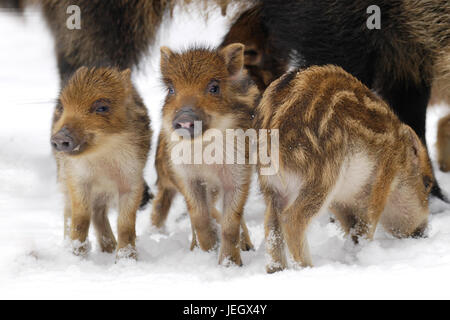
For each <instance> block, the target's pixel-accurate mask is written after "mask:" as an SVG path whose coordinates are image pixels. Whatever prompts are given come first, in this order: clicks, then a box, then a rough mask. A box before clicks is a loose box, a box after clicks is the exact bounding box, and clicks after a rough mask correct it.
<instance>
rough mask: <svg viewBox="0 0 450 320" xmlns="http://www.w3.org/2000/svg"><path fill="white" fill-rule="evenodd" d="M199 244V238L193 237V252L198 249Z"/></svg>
mask: <svg viewBox="0 0 450 320" xmlns="http://www.w3.org/2000/svg"><path fill="white" fill-rule="evenodd" d="M198 247H199V246H198V243H197V237H195V236H194V237H192V242H191V251H194V250H195V249H196V248H198Z"/></svg>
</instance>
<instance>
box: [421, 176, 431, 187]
mask: <svg viewBox="0 0 450 320" xmlns="http://www.w3.org/2000/svg"><path fill="white" fill-rule="evenodd" d="M423 185H424V186H425V189H427V190H428V189H431V187H432V186H433V179H431V178H430V177H424V178H423Z"/></svg>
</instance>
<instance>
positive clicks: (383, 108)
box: [256, 66, 433, 272]
mask: <svg viewBox="0 0 450 320" xmlns="http://www.w3.org/2000/svg"><path fill="white" fill-rule="evenodd" d="M294 75H295V76H293V74H292V73H291V74H287V75H285V76H283V77H282V78H281V79H279V80H277V81H275V82H274V83H272V85H271V86H270V87H269V88H268V89H267V91H266V92H265V94H264V96H263V99H262V101H261V104H260V105H259V107H258V110H257V113H256V114H257V120H256V123H257V127H258V128H260V129H270V130H275V129H278V130H279V136H280V143H279V148H280V150H279V154H280V171H279V174H278V175H275V176H263V175H260V184H261V189H262V191H263V194H264V196H265V200H266V203H267V212H266V237H267V241H268V243H267V248H268V252H269V254H270V255H271V257H272V259H273V261H272V263H271V264H270V265H269V266H268V271H269V272H275V271H278V270H280V269H283V268H285V267H286V259H285V257H284V254H283V246H284V243H286V244H287V246H288V248H289V250H290V253H291V255H292V257H293V258H294V260H295V261H296V262H297V263H298V264H299V265H301V266H310V265H311V264H312V261H311V257H310V255H309V251H308V244H307V240H306V230H307V228H308V225H309V223H310V221H311V220H312V219H313V218H314V217H315V216H316V215H318V214H319V213H320V212H323V211H324V210H327V209H331V211H332V212H333V213H334V214H335V215H336V217H337V218H338V220H339V221H340V222H341V225H342V227H343V229H344V230H345V232H346V233H347V234H350V235H351V236H352V237H353V239H354V240H355V241H356V242H357V241H358V238H359V237H367V238H369V239H371V238H372V237H373V235H374V232H375V230H376V227H377V225H378V222H379V221H381V223H382V224H383V226H384V227H385V228H386V229H387V230H388V231H389V232H391V233H392V234H393V235H395V236H397V237H410V236H414V237H415V236H419V235H420V234H423V232H424V230H425V228H426V226H427V219H428V214H429V210H428V196H429V193H430V190H431V187H432V181H433V173H432V168H431V164H430V160H429V158H428V155H427V151H426V148H425V147H424V146H423V144H422V143H421V141H420V139H419V138H418V137H417V135H416V134H415V133H414V131H413V130H412V129H411V128H409V127H408V126H406V125H404V124H402V123H401V122H400V121H399V119H398V118H397V117H396V116H395V115H394V113H393V112H392V111H391V110H390V108H389V107H388V105H387V104H386V103H385V102H383V101H382V100H381V99H380V98H379V97H378V96H377V95H375V94H374V93H373V92H371V91H370V90H369V89H368V88H367V87H365V86H364V85H363V84H362V83H361V82H360V81H358V80H357V79H356V78H354V77H353V76H351V75H350V74H348V73H347V72H345V71H344V70H343V69H341V68H339V67H335V66H324V67H311V68H309V69H306V70H304V71H299V72H298V73H294ZM281 83H283V85H280V84H281Z"/></svg>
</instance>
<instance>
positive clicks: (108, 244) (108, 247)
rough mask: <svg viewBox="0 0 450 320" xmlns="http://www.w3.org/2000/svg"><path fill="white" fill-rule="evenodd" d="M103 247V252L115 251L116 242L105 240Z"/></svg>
mask: <svg viewBox="0 0 450 320" xmlns="http://www.w3.org/2000/svg"><path fill="white" fill-rule="evenodd" d="M101 249H102V252H103V253H109V254H111V253H114V251H116V243H115V242H113V241H104V242H102V244H101Z"/></svg>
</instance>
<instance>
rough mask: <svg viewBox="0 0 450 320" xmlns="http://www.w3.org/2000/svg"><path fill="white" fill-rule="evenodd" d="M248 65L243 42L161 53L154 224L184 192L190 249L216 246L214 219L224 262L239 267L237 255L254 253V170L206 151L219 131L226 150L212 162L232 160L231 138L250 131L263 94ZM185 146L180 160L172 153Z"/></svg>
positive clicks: (164, 50) (218, 134)
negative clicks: (247, 210) (248, 206)
mask: <svg viewBox="0 0 450 320" xmlns="http://www.w3.org/2000/svg"><path fill="white" fill-rule="evenodd" d="M243 67H244V46H243V45H241V44H231V45H229V46H227V47H225V48H223V49H220V50H212V49H205V48H194V49H191V50H187V51H185V52H181V53H177V52H172V51H171V50H170V49H168V48H162V49H161V71H162V76H163V81H164V84H165V85H166V87H167V97H166V100H165V103H164V107H163V112H162V113H163V124H162V130H161V134H160V136H159V141H158V149H157V152H156V161H155V166H156V170H157V173H158V183H157V185H158V195H157V196H156V199H155V202H154V206H153V214H152V224H153V225H154V226H156V227H161V226H162V225H163V224H164V222H165V220H166V218H167V214H168V212H169V209H170V206H171V203H172V200H173V197H174V195H175V194H176V193H178V192H180V193H181V194H182V195H183V196H184V198H185V200H186V203H187V207H188V211H189V215H190V218H191V224H192V230H193V242H192V246H191V247H192V248H194V247H195V246H197V245H198V246H199V247H200V248H201V249H202V250H204V251H210V250H214V249H215V248H216V247H218V240H219V235H218V232H217V230H216V227H215V224H214V223H213V219H215V220H216V221H217V222H218V223H219V224H220V226H221V237H220V238H221V251H220V263H224V264H236V265H241V264H242V260H241V255H240V250H241V249H242V250H250V249H251V248H253V245H252V243H251V241H250V237H249V235H248V230H247V227H246V225H245V222H244V219H243V211H244V206H245V203H246V201H247V197H248V192H249V186H250V180H251V175H252V171H253V167H252V166H251V165H249V164H248V163H243V164H237V163H230V164H228V163H225V161H214V163H208V162H207V161H206V159H205V157H204V151H205V150H207V149H208V147H209V146H210V145H211V144H212V142H211V140H208V138H207V136H208V133H212V132H214V133H215V134H217V137H216V139H214V141H215V142H217V141H220V144H222V147H221V148H219V150H216V152H215V156H223V157H221V158H222V160H225V159H226V154H225V153H228V152H230V153H233V154H234V153H236V151H237V149H238V146H237V144H233V145H232V146H231V147H230V148H228V149H227V150H225V149H226V147H225V146H227V145H226V142H225V141H224V138H225V137H226V132H227V131H228V130H231V131H233V130H236V129H242V130H246V129H249V128H251V126H252V122H253V111H254V108H255V107H256V104H257V103H258V101H259V98H260V95H259V90H258V89H257V87H256V85H255V84H254V83H253V82H252V81H251V80H250V78H249V76H248V75H247V73H246V72H245V71H244V70H243ZM219 136H220V137H219ZM174 138H175V139H174ZM248 143H249V142H248V140H247V141H246V142H244V145H243V146H242V147H246V148H245V149H246V150H248V148H247V147H248ZM246 144H247V145H246ZM180 147H183V149H184V147H186V148H187V150H188V152H186V153H185V154H189V155H188V157H187V158H186V159H180V158H181V157H177V156H176V155H177V154H178V153H177V152H175V151H174V150H176V149H179V148H180ZM190 151H192V153H191V152H190ZM191 156H193V157H191ZM198 157H199V158H200V159H198ZM194 158H197V159H194ZM219 158H220V157H219ZM180 160H186V161H180ZM198 160H200V161H198ZM219 200H222V201H221V202H222V203H223V206H222V212H219V211H218V210H217V209H216V207H215V205H216V203H217V202H218V201H219ZM241 230H242V236H241V235H240V231H241Z"/></svg>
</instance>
